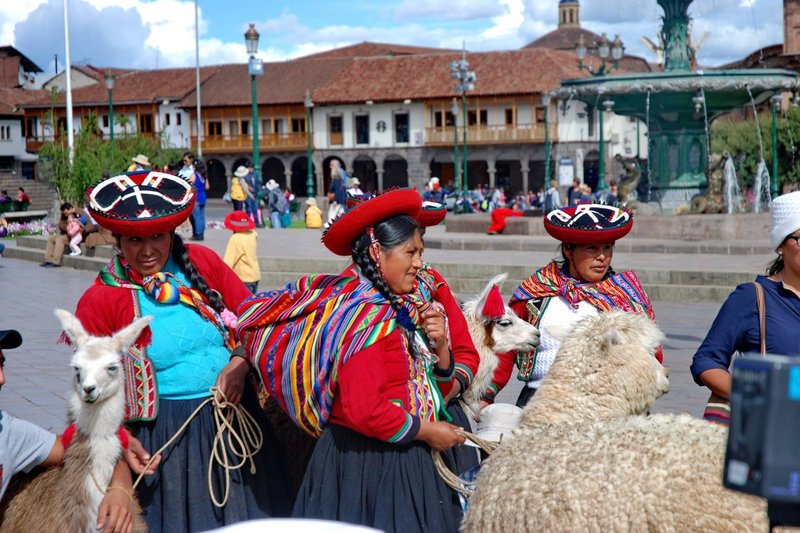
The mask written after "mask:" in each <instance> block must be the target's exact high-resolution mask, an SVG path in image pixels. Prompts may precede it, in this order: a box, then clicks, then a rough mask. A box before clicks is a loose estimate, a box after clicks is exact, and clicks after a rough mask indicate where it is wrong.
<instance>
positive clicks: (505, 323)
mask: <svg viewBox="0 0 800 533" xmlns="http://www.w3.org/2000/svg"><path fill="white" fill-rule="evenodd" d="M496 324H497V325H498V326H500V327H502V328H507V327H508V326H510V325H511V321H510V320H509V319H507V318H504V319H503V320H498V321H497V322H496Z"/></svg>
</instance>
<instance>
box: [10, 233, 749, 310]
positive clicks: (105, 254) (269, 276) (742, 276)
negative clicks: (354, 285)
mask: <svg viewBox="0 0 800 533" xmlns="http://www.w3.org/2000/svg"><path fill="white" fill-rule="evenodd" d="M46 243H47V239H46V238H45V237H38V236H27V237H19V238H17V239H16V243H15V245H9V246H8V247H7V248H6V251H5V254H4V256H5V257H9V258H15V259H24V260H28V261H34V262H37V263H38V262H41V261H42V260H43V257H44V248H45V246H46ZM113 253H114V252H113V250H112V248H111V247H110V246H103V247H98V248H96V249H95V250H94V251H90V254H86V255H81V256H78V257H70V256H69V255H66V254H65V256H64V258H63V265H64V267H72V268H77V269H82V270H90V271H95V272H97V271H99V270H101V269H102V268H103V267H104V266H105V265H106V264H107V262H108V260H109V259H110V258H111V257H112V256H113ZM259 261H260V264H261V283H260V284H259V287H260V288H261V289H270V288H275V287H280V286H282V285H284V284H286V283H288V282H290V281H293V280H295V279H297V278H298V277H299V276H301V275H304V274H318V273H331V272H340V271H341V270H342V269H343V268H344V267H345V266H346V265H347V260H345V259H342V258H338V259H336V258H330V259H320V258H287V257H261V258H260V259H259ZM435 266H436V269H437V270H438V271H439V272H441V273H442V275H443V276H444V277H445V278H446V279H447V281H448V283H449V284H450V287H451V288H452V290H453V292H454V293H455V294H457V295H460V296H461V297H467V296H470V295H473V294H477V293H478V292H479V291H480V290H481V289H483V287H484V286H485V285H486V283H487V282H488V281H489V280H490V279H491V278H493V277H494V276H496V275H497V274H498V273H500V272H508V280H507V281H506V282H505V285H504V287H503V292H504V293H505V294H506V295H509V294H510V293H511V292H512V291H513V290H514V288H515V287H517V286H518V285H519V284H520V283H521V282H522V281H523V280H524V279H525V278H527V277H528V276H529V275H530V273H531V268H530V267H529V266H520V265H503V264H500V265H498V264H466V263H448V262H440V261H437V262H436V263H435ZM636 273H637V274H638V276H639V278H640V280H641V281H642V284H643V285H644V286H645V289H646V290H647V293H648V295H649V296H650V298H651V299H652V300H654V301H670V302H717V303H721V302H723V301H724V300H725V298H727V296H728V294H729V293H730V292H731V291H732V290H733V288H734V287H735V286H736V285H738V284H740V283H747V282H749V281H752V280H753V273H752V272H735V271H732V272H719V271H713V270H707V271H701V270H670V269H667V268H663V269H659V268H652V269H649V268H648V269H636Z"/></svg>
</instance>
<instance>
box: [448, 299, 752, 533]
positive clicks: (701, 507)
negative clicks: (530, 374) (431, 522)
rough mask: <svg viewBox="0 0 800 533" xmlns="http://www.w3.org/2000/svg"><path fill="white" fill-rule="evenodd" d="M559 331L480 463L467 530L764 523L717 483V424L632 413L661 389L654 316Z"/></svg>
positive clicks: (601, 320) (615, 318) (607, 318)
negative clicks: (513, 425)
mask: <svg viewBox="0 0 800 533" xmlns="http://www.w3.org/2000/svg"><path fill="white" fill-rule="evenodd" d="M560 335H562V336H563V341H562V344H561V349H560V350H559V353H558V355H557V357H556V360H555V362H554V363H553V366H552V367H551V369H550V372H549V373H548V375H547V377H546V378H545V380H544V382H543V383H542V386H541V388H540V389H539V391H538V392H537V393H536V395H535V396H534V397H533V399H532V400H531V402H530V403H529V404H528V405H527V406H526V408H525V411H524V412H523V420H522V422H521V424H520V427H518V428H517V429H516V430H515V431H514V435H515V438H514V439H509V440H508V441H506V442H504V443H503V444H502V445H501V446H500V447H499V448H498V449H497V451H495V453H494V454H493V455H492V457H490V458H489V460H488V461H487V462H486V463H484V465H483V468H482V471H481V474H480V477H479V479H478V486H477V490H476V492H475V494H474V495H473V496H472V497H471V499H470V506H469V510H468V511H467V514H466V517H465V521H464V528H465V530H466V531H467V532H470V533H472V532H475V533H478V532H480V533H494V532H498V533H499V532H501V531H502V532H504V533H505V532H507V531H580V532H584V531H603V532H606V531H608V532H617V531H619V532H629V531H655V532H659V531H663V532H671V531H703V532H707V531H712V532H714V531H718V532H729V531H763V530H765V529H766V527H767V522H766V507H765V505H764V503H763V501H761V500H759V499H758V498H754V497H751V496H747V495H743V494H740V493H736V492H732V491H729V490H727V489H725V488H723V486H722V462H723V459H724V454H725V439H726V435H727V432H726V430H725V429H724V428H722V427H720V426H717V425H714V424H710V423H708V422H705V421H703V420H698V419H695V418H692V417H690V416H688V415H678V416H676V415H654V416H651V417H644V416H637V415H644V414H646V413H647V411H648V410H649V409H650V408H651V407H652V405H653V402H654V401H655V399H656V398H658V397H659V396H660V395H662V394H664V393H666V392H667V391H668V389H669V381H668V379H667V377H668V373H667V371H666V369H663V368H662V367H661V365H659V364H658V362H657V361H656V360H655V356H654V350H655V347H656V345H658V344H660V342H661V341H662V338H663V336H662V334H661V332H660V331H659V329H658V328H657V327H656V326H655V324H654V323H653V322H652V321H650V320H649V319H647V318H646V317H641V316H638V315H634V314H626V313H621V312H612V313H604V314H602V315H599V316H597V317H593V318H588V319H586V320H583V321H581V322H579V323H578V324H577V325H576V326H575V327H574V329H573V330H572V331H570V332H569V333H568V334H565V332H561V333H560Z"/></svg>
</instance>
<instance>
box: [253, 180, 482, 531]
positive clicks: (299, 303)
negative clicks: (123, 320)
mask: <svg viewBox="0 0 800 533" xmlns="http://www.w3.org/2000/svg"><path fill="white" fill-rule="evenodd" d="M421 207H422V202H421V199H420V196H419V194H418V193H417V192H416V191H414V190H411V189H396V190H391V191H388V192H385V193H383V194H380V195H377V196H374V197H371V198H368V199H361V201H357V202H352V203H351V208H350V209H349V210H348V211H347V212H346V213H345V214H343V215H341V216H340V217H338V218H337V219H335V220H334V221H333V222H332V223H331V224H330V227H329V228H328V229H327V231H326V232H325V233H324V235H323V238H322V242H323V244H324V245H325V246H326V247H327V248H328V249H329V250H330V251H332V252H333V253H334V254H336V255H339V256H343V257H347V256H349V257H350V258H351V259H352V261H353V263H354V266H353V267H352V268H348V269H347V270H345V271H344V272H342V273H341V274H339V275H330V276H306V277H303V278H300V279H299V280H297V281H296V282H293V283H290V284H289V285H287V286H286V287H285V288H284V289H282V290H279V291H272V292H270V293H262V294H259V295H257V296H256V297H255V298H251V299H249V300H247V301H246V302H245V304H244V305H243V306H242V308H241V309H240V319H239V324H238V329H239V333H240V335H241V336H242V338H243V339H244V341H245V345H246V347H247V350H248V353H249V355H250V358H251V360H252V361H253V363H254V365H255V367H256V368H257V369H258V371H259V373H260V375H261V378H262V381H263V383H264V385H265V386H266V387H267V389H268V391H269V393H270V395H271V396H272V397H273V398H275V399H276V401H277V402H278V404H279V405H280V406H281V408H282V409H283V410H284V411H285V412H286V413H287V414H288V416H289V417H290V418H291V419H292V420H293V421H294V422H295V423H296V424H297V425H298V426H299V427H300V428H302V429H303V430H305V431H306V432H307V433H309V434H310V435H313V436H317V437H318V438H319V440H318V442H317V444H316V446H315V448H314V452H313V454H312V456H311V459H310V463H309V465H308V468H307V470H306V474H305V478H304V480H303V483H302V486H301V487H300V493H299V495H298V499H297V503H296V504H295V508H294V515H295V516H297V517H305V518H323V519H332V520H339V521H344V522H351V523H356V524H361V525H365V526H370V527H374V528H377V529H381V530H383V531H442V532H456V531H458V526H459V522H460V520H461V514H462V512H461V506H460V504H459V501H458V498H457V495H456V494H455V493H454V492H453V491H452V490H451V489H450V488H449V487H448V486H447V485H446V484H445V483H444V481H443V480H442V479H441V477H440V476H439V474H438V473H437V471H436V468H435V465H434V462H433V459H432V457H431V450H436V451H443V452H445V455H446V456H448V457H451V455H448V451H449V450H450V449H451V448H453V447H454V446H456V445H461V444H463V442H464V438H463V437H462V436H460V434H459V433H458V432H457V431H456V429H457V426H455V425H453V424H451V423H450V422H449V419H450V418H449V415H448V414H447V411H446V402H445V398H443V396H442V394H441V392H440V389H439V386H438V385H437V384H438V383H439V382H448V381H452V380H453V379H457V378H455V377H454V374H455V363H456V358H455V357H454V356H453V345H452V344H451V339H452V338H453V337H454V335H452V334H451V333H450V332H449V328H450V327H456V326H454V325H453V324H455V322H456V319H455V318H454V319H453V321H452V322H450V321H449V318H450V317H449V316H447V314H446V313H447V311H446V309H447V306H445V305H443V304H441V303H440V302H439V301H438V300H437V299H436V298H434V296H433V293H434V292H435V291H436V289H437V286H436V282H435V281H434V278H433V276H431V275H429V274H427V273H426V272H425V269H424V266H425V265H424V263H423V262H422V252H423V250H424V245H423V242H422V231H421V227H420V222H419V220H418V216H419V213H420V210H421ZM451 297H452V296H451ZM461 320H462V321H463V315H462V316H461ZM466 335H467V336H468V334H466ZM473 350H474V348H473ZM342 487H346V490H342Z"/></svg>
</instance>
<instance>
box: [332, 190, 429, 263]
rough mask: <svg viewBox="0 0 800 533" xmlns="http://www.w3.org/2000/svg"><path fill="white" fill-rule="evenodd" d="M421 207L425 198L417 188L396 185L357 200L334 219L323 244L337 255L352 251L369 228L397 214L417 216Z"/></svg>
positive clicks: (347, 253)
mask: <svg viewBox="0 0 800 533" xmlns="http://www.w3.org/2000/svg"><path fill="white" fill-rule="evenodd" d="M421 207H422V199H421V198H420V197H419V194H418V193H417V191H415V190H414V189H394V190H391V191H387V192H385V193H383V194H379V195H377V196H373V197H372V198H369V199H366V200H363V201H361V202H358V201H356V202H355V203H354V205H353V207H352V208H351V209H350V210H349V211H347V212H346V213H345V214H344V215H342V216H340V217H339V218H337V219H336V220H334V221H333V222H332V223H331V225H330V227H329V228H328V230H327V231H326V232H325V233H324V234H323V235H322V244H324V245H325V247H326V248H328V250H330V251H331V252H333V253H335V254H336V255H350V254H351V253H352V246H353V241H355V240H356V239H357V238H358V236H359V235H361V234H362V233H364V232H365V231H366V229H367V228H369V227H372V226H374V225H375V224H378V223H379V222H381V221H382V220H386V219H387V218H391V217H393V216H397V215H408V216H410V217H411V218H416V216H417V214H419V211H420V209H421Z"/></svg>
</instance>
